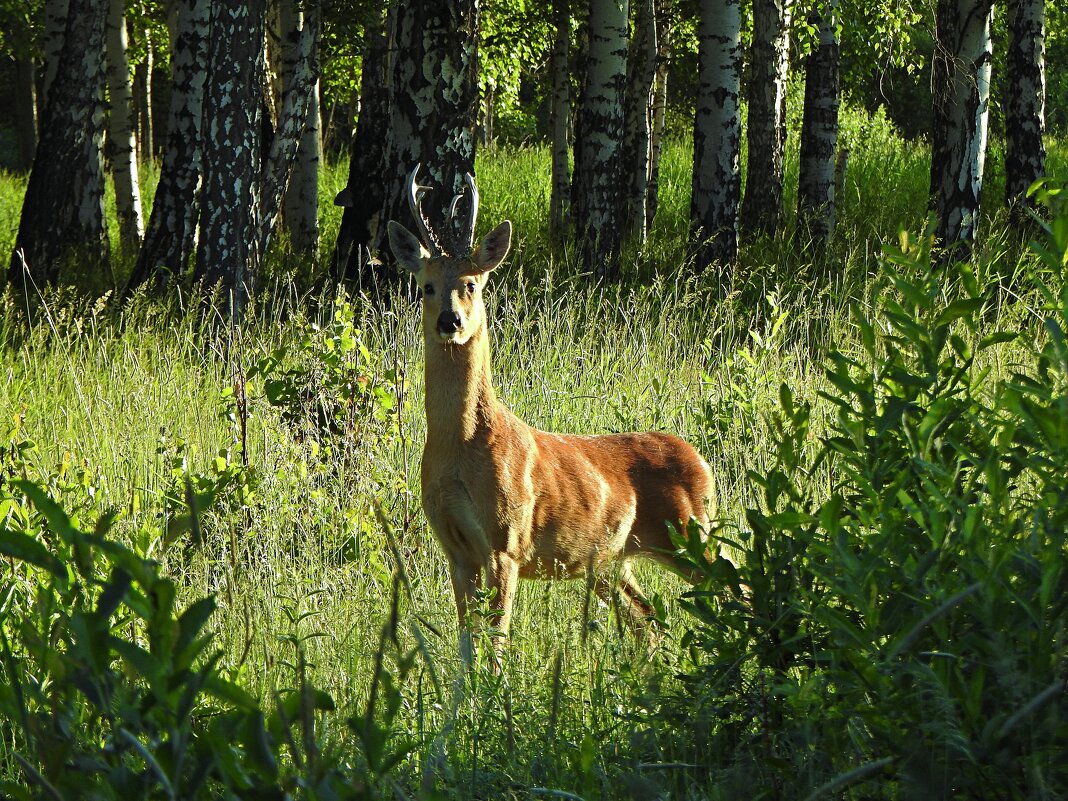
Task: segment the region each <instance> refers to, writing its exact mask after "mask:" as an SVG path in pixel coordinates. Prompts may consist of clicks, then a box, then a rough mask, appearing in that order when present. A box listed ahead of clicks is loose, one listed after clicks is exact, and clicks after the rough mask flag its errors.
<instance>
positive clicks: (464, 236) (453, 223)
mask: <svg viewBox="0 0 1068 801" xmlns="http://www.w3.org/2000/svg"><path fill="white" fill-rule="evenodd" d="M422 166H423V165H422V164H416V165H415V169H413V170H412V172H411V174H410V175H409V176H408V206H409V208H411V210H412V217H413V218H414V219H415V223H416V225H418V226H419V234H420V236H421V238H422V240H423V243H424V244H425V245H426V246H427V247H428V248H429V249H430V250H431V252H432V253H433V255H435V256H441V255H443V254H444V253H445V248H444V247H442V243H441V240H439V239H438V237H437V236H436V235H435V234H434V231H433V229H432V228H431V227H430V219H429V218H428V217H427V216H426V215H425V214H423V211H422V208H421V207H420V204H419V197H420V194H421V193H423V192H429V191H430V187H429V186H420V185H419V183H418V182H417V178H418V175H419V170H420V169H421V168H422ZM464 183H465V184H467V196H468V198H469V205H470V212H469V216H468V217H467V218H466V219H464V218H463V217H462V216H461V215H460V214H459V210H460V200H461V199H462V198H463V196H464V193H463V192H460V193H459V194H458V195H456V196H455V197H453V199H452V203H451V204H450V205H449V220H448V222H449V227H450V228H451V229H452V230H451V234H452V237H451V239H452V241H451V242H449V245H450V246H451V247H450V250H452V251H455V252H453V253H451V254H450V255H452V256H466V255H468V254H469V253H470V252H471V250H472V249H473V248H474V246H475V223H476V222H477V220H478V187H476V186H475V179H474V177H473V176H472V175H471V173H469V172H468V173H464Z"/></svg>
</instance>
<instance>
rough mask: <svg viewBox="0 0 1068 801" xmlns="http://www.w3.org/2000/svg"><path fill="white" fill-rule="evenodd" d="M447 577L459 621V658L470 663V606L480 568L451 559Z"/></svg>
mask: <svg viewBox="0 0 1068 801" xmlns="http://www.w3.org/2000/svg"><path fill="white" fill-rule="evenodd" d="M449 577H450V578H451V579H452V591H453V594H454V595H455V596H456V615H457V617H458V619H459V621H460V658H461V659H462V660H464V662H466V663H467V664H468V665H470V664H472V663H473V661H474V644H473V642H472V639H471V637H472V634H471V606H472V604H473V602H474V600H475V592H476V591H477V590H478V588H479V585H480V584H481V583H482V581H481V580H482V570H481V568H479V567H478V565H472V564H468V563H466V562H460V561H452V562H450V563H449Z"/></svg>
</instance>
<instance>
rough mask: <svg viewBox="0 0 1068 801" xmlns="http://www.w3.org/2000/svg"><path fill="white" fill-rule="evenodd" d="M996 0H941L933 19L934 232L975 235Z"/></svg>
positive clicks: (946, 238) (940, 236) (951, 238)
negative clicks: (992, 24)
mask: <svg viewBox="0 0 1068 801" xmlns="http://www.w3.org/2000/svg"><path fill="white" fill-rule="evenodd" d="M992 9H993V0H980V1H979V2H975V0H939V2H938V9H937V15H936V19H935V27H936V33H935V40H936V43H935V55H934V64H933V69H934V79H933V81H932V86H933V87H934V115H933V119H932V125H931V132H932V146H931V203H932V206H933V209H934V211H935V215H936V218H937V222H936V229H935V236H936V238H937V240H938V242H939V243H940V244H941V245H943V246H945V247H949V246H951V245H953V244H955V243H958V242H961V243H964V247H965V248H967V247H970V244H971V243H972V242H973V241H974V239H975V230H976V223H977V222H978V217H979V197H980V193H981V190H982V186H983V166H984V162H985V160H986V141H987V120H988V117H989V110H990V64H991V60H992V52H991V43H990V20H991V15H992Z"/></svg>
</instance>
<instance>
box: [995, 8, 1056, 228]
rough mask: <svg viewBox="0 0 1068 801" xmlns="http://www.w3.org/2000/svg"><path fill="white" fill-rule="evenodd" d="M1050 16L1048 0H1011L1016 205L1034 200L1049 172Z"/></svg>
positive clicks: (1009, 100) (1011, 167) (1012, 188)
mask: <svg viewBox="0 0 1068 801" xmlns="http://www.w3.org/2000/svg"><path fill="white" fill-rule="evenodd" d="M1045 40H1046V21H1045V1H1044V0H1009V49H1008V53H1007V54H1006V68H1007V72H1008V76H1007V80H1006V82H1005V85H1006V87H1007V89H1008V92H1007V95H1006V98H1005V196H1006V200H1008V203H1009V206H1010V208H1013V209H1014V210H1016V216H1017V217H1021V218H1022V216H1021V215H1020V214H1019V209H1022V208H1024V207H1026V206H1029V205H1033V203H1032V202H1031V201H1030V200H1029V199H1028V198H1027V190H1028V188H1029V187H1030V186H1031V184H1033V183H1034V182H1035V181H1037V180H1038V179H1039V178H1041V177H1042V176H1043V175H1045V174H1046V145H1045V143H1044V142H1043V141H1042V135H1043V134H1044V133H1045V130H1046V58H1045Z"/></svg>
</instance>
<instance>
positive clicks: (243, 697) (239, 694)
mask: <svg viewBox="0 0 1068 801" xmlns="http://www.w3.org/2000/svg"><path fill="white" fill-rule="evenodd" d="M204 689H205V690H207V692H208V694H209V695H211V696H212V697H214V698H217V699H219V700H220V701H225V702H226V703H228V704H230V705H232V706H235V707H237V708H238V709H246V710H250V711H251V710H258V709H259V708H260V705H259V702H258V701H257V700H256V699H255V698H253V697H252V696H251V695H249V693H248V692H247V691H246V690H245V689H244V688H242V687H241V686H239V685H237V684H235V683H234V682H232V681H228V680H227V679H224V678H223V677H222V676H220V675H218V674H215V675H212V676H208V679H207V681H205V682H204Z"/></svg>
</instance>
